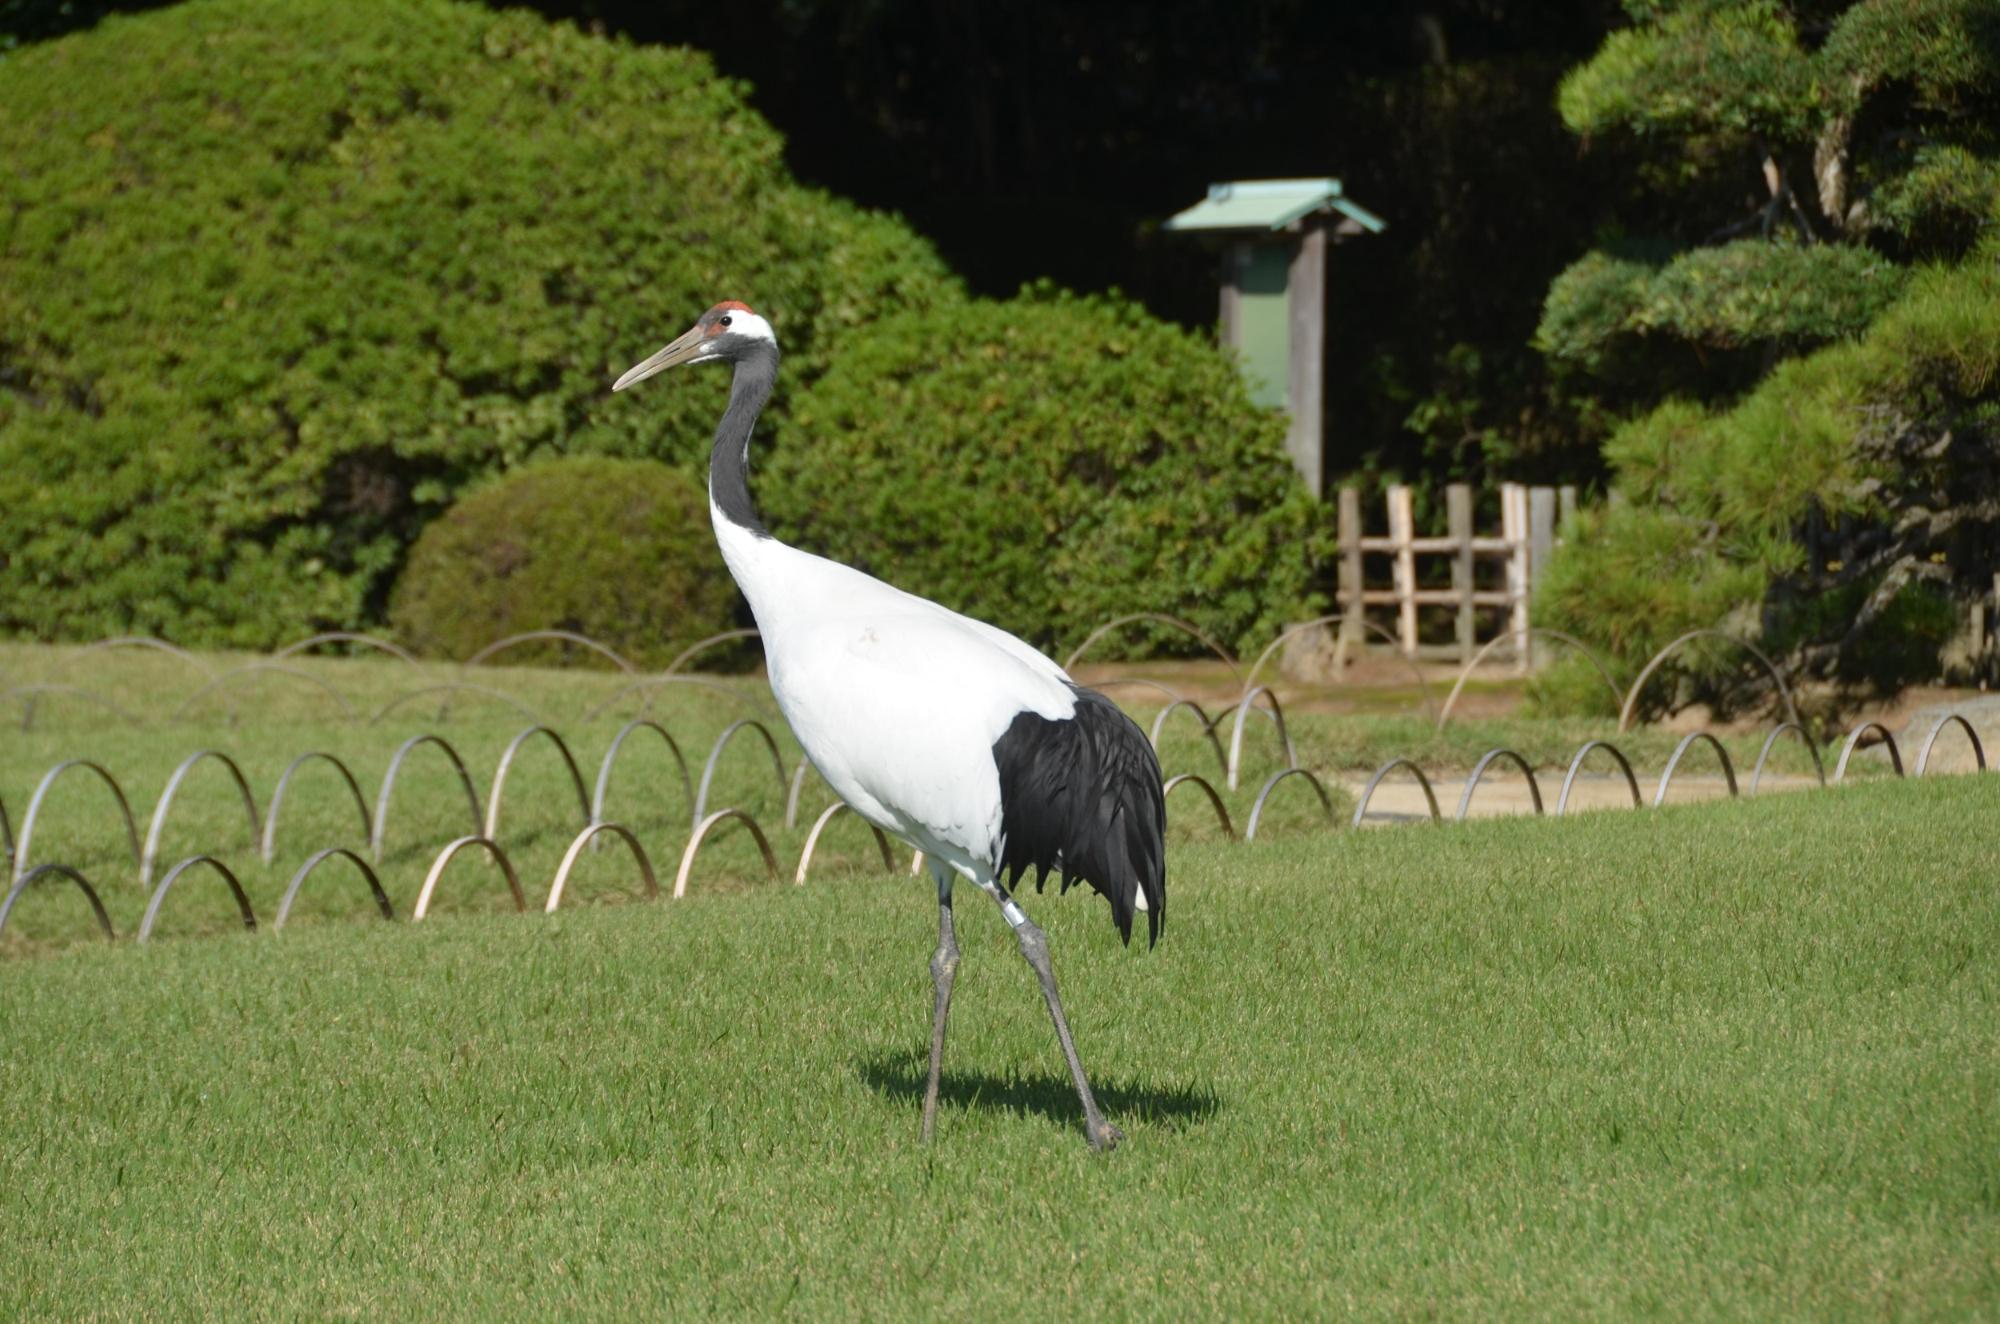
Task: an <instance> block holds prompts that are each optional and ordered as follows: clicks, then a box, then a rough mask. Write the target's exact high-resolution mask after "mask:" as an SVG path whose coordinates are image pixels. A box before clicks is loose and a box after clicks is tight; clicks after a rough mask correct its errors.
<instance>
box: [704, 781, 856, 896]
mask: <svg viewBox="0 0 2000 1324" xmlns="http://www.w3.org/2000/svg"><path fill="white" fill-rule="evenodd" d="M843 810H844V811H845V812H847V813H850V814H854V806H853V805H850V804H848V803H847V801H845V800H835V801H834V802H833V803H832V804H830V805H828V806H827V807H826V808H825V809H824V810H822V811H820V816H819V817H818V818H816V819H814V820H813V825H812V831H810V832H808V833H806V846H805V849H804V850H802V851H800V852H799V867H798V870H797V872H795V873H794V874H793V875H792V882H793V883H794V884H796V885H798V886H800V887H803V886H805V881H806V870H807V869H810V868H811V867H812V858H813V847H815V846H817V845H818V844H819V836H820V833H822V832H824V831H826V825H827V824H828V823H831V822H832V821H833V820H834V818H835V817H836V816H837V815H839V814H840V813H841V812H842V811H843ZM854 816H855V817H856V818H861V815H859V814H854ZM861 821H862V822H864V823H868V820H867V819H865V818H862V819H861ZM868 830H869V831H870V832H873V833H874V834H875V845H876V848H877V849H879V850H880V851H881V852H882V867H883V868H884V869H886V870H888V871H889V872H890V873H894V872H896V857H895V855H894V854H892V853H891V852H890V850H889V834H888V833H886V832H884V831H883V830H882V829H881V828H878V827H876V826H875V825H874V824H873V823H868ZM677 881H678V880H677Z"/></svg>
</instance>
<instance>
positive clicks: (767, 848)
mask: <svg viewBox="0 0 2000 1324" xmlns="http://www.w3.org/2000/svg"><path fill="white" fill-rule="evenodd" d="M732 818H734V819H737V820H739V821H740V822H742V824H743V826H745V827H747V828H749V829H750V835H751V836H752V837H754V838H756V840H757V849H758V850H760V851H762V852H763V854H764V867H765V868H766V869H767V870H769V871H770V875H771V881H772V882H776V881H777V880H778V857H777V856H775V855H773V854H772V853H771V843H770V842H769V841H766V840H765V839H764V829H763V828H760V827H758V826H757V820H756V819H754V818H752V817H750V815H748V814H746V813H744V812H743V811H742V810H741V809H718V810H716V811H715V812H714V813H712V814H710V815H709V816H708V817H707V818H704V819H702V820H701V822H699V823H697V824H695V829H694V835H693V836H691V837H689V838H688V844H687V848H686V849H684V850H683V851H681V867H680V868H679V869H678V870H677V871H676V872H675V873H674V900H676V901H678V900H680V899H681V897H683V896H685V895H686V894H687V885H688V873H689V872H690V871H691V870H692V869H693V868H694V857H695V852H697V851H699V850H700V849H701V844H702V842H704V841H706V840H707V839H708V834H709V833H710V832H711V831H713V830H714V828H715V827H716V825H717V824H719V823H722V822H724V821H726V820H728V819H732ZM913 872H914V871H913Z"/></svg>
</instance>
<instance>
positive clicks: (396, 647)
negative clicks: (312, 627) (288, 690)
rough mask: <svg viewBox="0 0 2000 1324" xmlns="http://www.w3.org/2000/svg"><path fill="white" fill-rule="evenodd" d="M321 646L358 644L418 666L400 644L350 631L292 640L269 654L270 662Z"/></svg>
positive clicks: (333, 631)
mask: <svg viewBox="0 0 2000 1324" xmlns="http://www.w3.org/2000/svg"><path fill="white" fill-rule="evenodd" d="M321 644H359V645H361V646H362V647H363V648H372V649H374V650H375V651H376V652H378V653H387V654H388V655H389V656H390V657H393V658H398V659H400V660H402V661H404V662H407V663H409V664H410V665H411V666H413V667H414V666H417V665H418V662H417V659H416V658H415V657H414V656H413V655H412V654H411V653H410V651H409V650H408V649H406V648H404V647H403V646H402V645H401V644H394V643H391V642H389V641H388V640H387V639H383V638H380V637H378V636H376V635H372V634H356V633H355V632H354V631H352V630H328V631H327V632H326V633H324V634H314V635H308V636H306V637H305V638H304V639H298V640H294V641H293V642H291V643H289V644H286V645H285V646H284V647H283V648H280V649H279V650H278V651H277V652H275V653H273V654H271V660H272V661H273V662H282V661H284V660H285V659H286V658H288V657H290V656H292V655H293V654H294V653H303V652H305V651H306V650H307V649H308V648H318V647H319V646H320V645H321Z"/></svg>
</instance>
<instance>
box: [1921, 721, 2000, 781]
mask: <svg viewBox="0 0 2000 1324" xmlns="http://www.w3.org/2000/svg"><path fill="white" fill-rule="evenodd" d="M1952 722H1957V723H1958V724H1959V725H1960V726H1962V727H1964V728H1965V738H1966V739H1967V740H1970V741H1971V742H1972V758H1973V761H1974V762H1975V763H1976V764H1977V766H1978V768H1979V771H1981V772H1984V771H1986V749H1985V747H1984V746H1983V745H1981V744H1980V743H1979V732H1977V731H1975V730H1973V729H1972V723H1970V722H1968V721H1966V720H1965V716H1964V714H1962V713H1946V714H1945V715H1944V716H1943V717H1940V718H1938V719H1937V722H1936V724H1935V725H1933V726H1932V727H1931V731H1930V734H1929V735H1927V736H1925V737H1924V743H1923V744H1922V745H1921V746H1919V747H1918V749H1917V776H1919V777H1921V776H1923V775H1924V769H1925V768H1926V767H1927V766H1929V764H1930V761H1931V746H1932V745H1935V744H1936V743H1937V738H1938V736H1939V734H1940V733H1942V732H1943V730H1944V729H1945V727H1946V726H1947V725H1948V724H1950V723H1952Z"/></svg>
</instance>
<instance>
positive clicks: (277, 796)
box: [259, 749, 374, 864]
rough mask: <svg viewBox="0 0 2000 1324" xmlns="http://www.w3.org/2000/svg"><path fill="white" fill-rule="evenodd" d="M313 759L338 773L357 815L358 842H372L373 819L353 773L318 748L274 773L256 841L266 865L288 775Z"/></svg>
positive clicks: (273, 848) (272, 851) (273, 846)
mask: <svg viewBox="0 0 2000 1324" xmlns="http://www.w3.org/2000/svg"><path fill="white" fill-rule="evenodd" d="M314 759H319V760H321V761H322V762H326V763H331V764H332V765H333V767H334V770H335V771H336V772H338V773H339V774H340V777H341V780H342V781H344V782H346V783H347V789H348V790H349V791H351V792H353V793H354V808H355V809H356V810H357V811H358V812H359V813H360V815H361V839H362V840H363V841H369V842H372V841H373V840H374V828H373V826H372V822H373V820H371V819H370V818H369V816H368V797H366V796H364V795H363V794H362V793H361V783H360V782H358V781H356V780H355V779H354V773H353V772H352V771H350V770H349V768H348V766H347V765H346V764H345V763H343V762H341V760H340V757H339V756H338V755H335V754H329V753H327V752H326V751H325V750H321V749H312V750H307V751H306V752H305V753H303V754H301V755H299V756H298V757H297V758H295V759H293V760H292V761H291V762H290V763H288V764H286V765H285V770H284V771H283V772H281V773H279V774H278V785H277V787H276V789H274V790H273V791H272V792H271V803H270V804H268V805H266V806H265V808H264V833H263V836H262V838H261V840H260V842H259V854H260V855H261V857H262V858H263V861H264V863H266V864H269V863H270V862H271V857H272V855H274V854H276V853H277V849H278V806H279V805H281V804H283V803H284V801H285V788H286V787H287V786H289V785H290V784H291V781H292V774H293V773H295V772H297V771H298V770H299V768H300V767H302V766H303V765H305V764H307V763H310V762H311V761H312V760H314ZM323 853H324V852H322V854H323Z"/></svg>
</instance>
